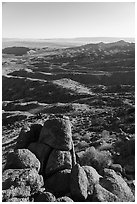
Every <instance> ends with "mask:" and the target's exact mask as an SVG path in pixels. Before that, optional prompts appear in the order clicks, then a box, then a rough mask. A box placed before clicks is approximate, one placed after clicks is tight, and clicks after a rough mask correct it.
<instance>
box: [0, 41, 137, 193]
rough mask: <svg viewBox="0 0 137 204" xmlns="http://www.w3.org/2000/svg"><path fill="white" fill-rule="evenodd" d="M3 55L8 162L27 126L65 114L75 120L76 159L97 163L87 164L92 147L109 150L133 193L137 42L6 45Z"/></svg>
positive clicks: (83, 163)
mask: <svg viewBox="0 0 137 204" xmlns="http://www.w3.org/2000/svg"><path fill="white" fill-rule="evenodd" d="M2 58H3V59H2V72H3V76H2V100H3V102H2V109H3V112H2V122H3V124H2V125H3V136H2V140H3V144H2V150H3V161H2V162H3V165H4V164H5V159H6V157H7V154H8V152H9V151H10V150H12V149H14V147H15V145H16V141H17V138H18V136H19V133H20V130H21V128H22V127H23V126H24V125H27V126H29V125H31V124H34V123H39V124H42V125H43V124H44V122H45V120H46V118H47V117H48V116H49V115H51V114H61V115H65V116H68V117H69V118H70V121H71V123H72V139H73V142H74V149H75V152H76V156H77V161H79V163H80V164H81V165H82V166H84V165H93V164H91V163H90V162H89V163H86V162H85V160H86V157H87V156H86V154H88V148H90V147H94V148H95V151H97V152H98V151H99V156H98V157H99V158H100V157H101V158H102V155H101V153H102V154H103V151H107V152H108V153H109V154H110V157H111V158H110V160H111V162H110V163H111V166H113V165H114V166H115V164H120V165H121V168H122V172H123V173H122V177H123V178H124V180H125V181H126V182H127V183H128V185H129V186H130V187H131V189H132V191H133V192H134V187H135V186H134V180H135V94H134V93H135V44H134V43H128V42H125V41H122V40H121V41H118V42H115V43H103V42H100V43H97V44H93V43H92V44H91V43H90V44H86V45H82V46H77V47H72V46H70V47H69V48H59V47H43V48H41V47H40V48H38V47H36V48H34V47H33V48H32V47H26V46H24V47H22V46H21V47H15V46H14V47H8V48H5V49H3V57H2ZM91 154H94V150H93V152H91ZM96 155H98V153H96ZM100 155H101V156H100ZM103 158H105V159H106V160H108V155H107V156H106V157H105V156H103ZM100 160H101V159H100ZM103 161H104V160H103ZM87 162H88V161H87ZM100 163H101V161H100ZM104 163H105V162H104ZM101 165H102V164H101ZM93 167H94V168H96V170H98V169H97V166H96V165H95V166H93ZM100 174H101V172H100Z"/></svg>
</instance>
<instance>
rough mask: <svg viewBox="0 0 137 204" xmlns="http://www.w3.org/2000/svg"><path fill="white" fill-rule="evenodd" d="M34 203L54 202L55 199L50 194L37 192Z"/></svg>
mask: <svg viewBox="0 0 137 204" xmlns="http://www.w3.org/2000/svg"><path fill="white" fill-rule="evenodd" d="M34 202H56V197H55V196H54V195H53V194H52V193H50V192H39V193H38V194H37V195H36V196H35V198H34Z"/></svg>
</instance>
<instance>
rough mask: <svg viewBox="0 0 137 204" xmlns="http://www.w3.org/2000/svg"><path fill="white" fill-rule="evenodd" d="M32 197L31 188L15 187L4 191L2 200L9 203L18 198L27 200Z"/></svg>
mask: <svg viewBox="0 0 137 204" xmlns="http://www.w3.org/2000/svg"><path fill="white" fill-rule="evenodd" d="M30 195H31V188H30V186H19V187H15V188H14V186H11V187H10V188H9V189H7V190H3V191H2V200H3V201H8V200H9V199H11V198H14V197H18V198H27V197H29V196H30Z"/></svg>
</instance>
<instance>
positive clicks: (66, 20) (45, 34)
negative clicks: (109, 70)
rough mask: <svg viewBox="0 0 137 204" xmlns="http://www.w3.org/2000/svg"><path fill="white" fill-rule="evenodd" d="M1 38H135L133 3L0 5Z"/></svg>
mask: <svg viewBox="0 0 137 204" xmlns="http://www.w3.org/2000/svg"><path fill="white" fill-rule="evenodd" d="M2 37H3V38H39V39H41V38H75V37H135V3H134V2H122V3H121V2H101V3H100V2H96V3H95V2H69V3H67V2H50V3H48V2H42V3H40V2H30V3H29V2H24V3H22V2H8V3H3V5H2Z"/></svg>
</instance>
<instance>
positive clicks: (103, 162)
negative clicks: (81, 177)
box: [79, 147, 112, 172]
mask: <svg viewBox="0 0 137 204" xmlns="http://www.w3.org/2000/svg"><path fill="white" fill-rule="evenodd" d="M79 162H80V164H81V165H82V166H86V165H88V166H92V167H94V168H95V169H96V170H97V171H98V172H100V171H101V170H103V169H104V168H107V167H108V166H110V164H111V163H112V155H111V153H110V152H109V151H99V150H97V149H95V148H94V147H89V148H87V149H86V151H85V152H84V153H83V154H81V156H80V158H79Z"/></svg>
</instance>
